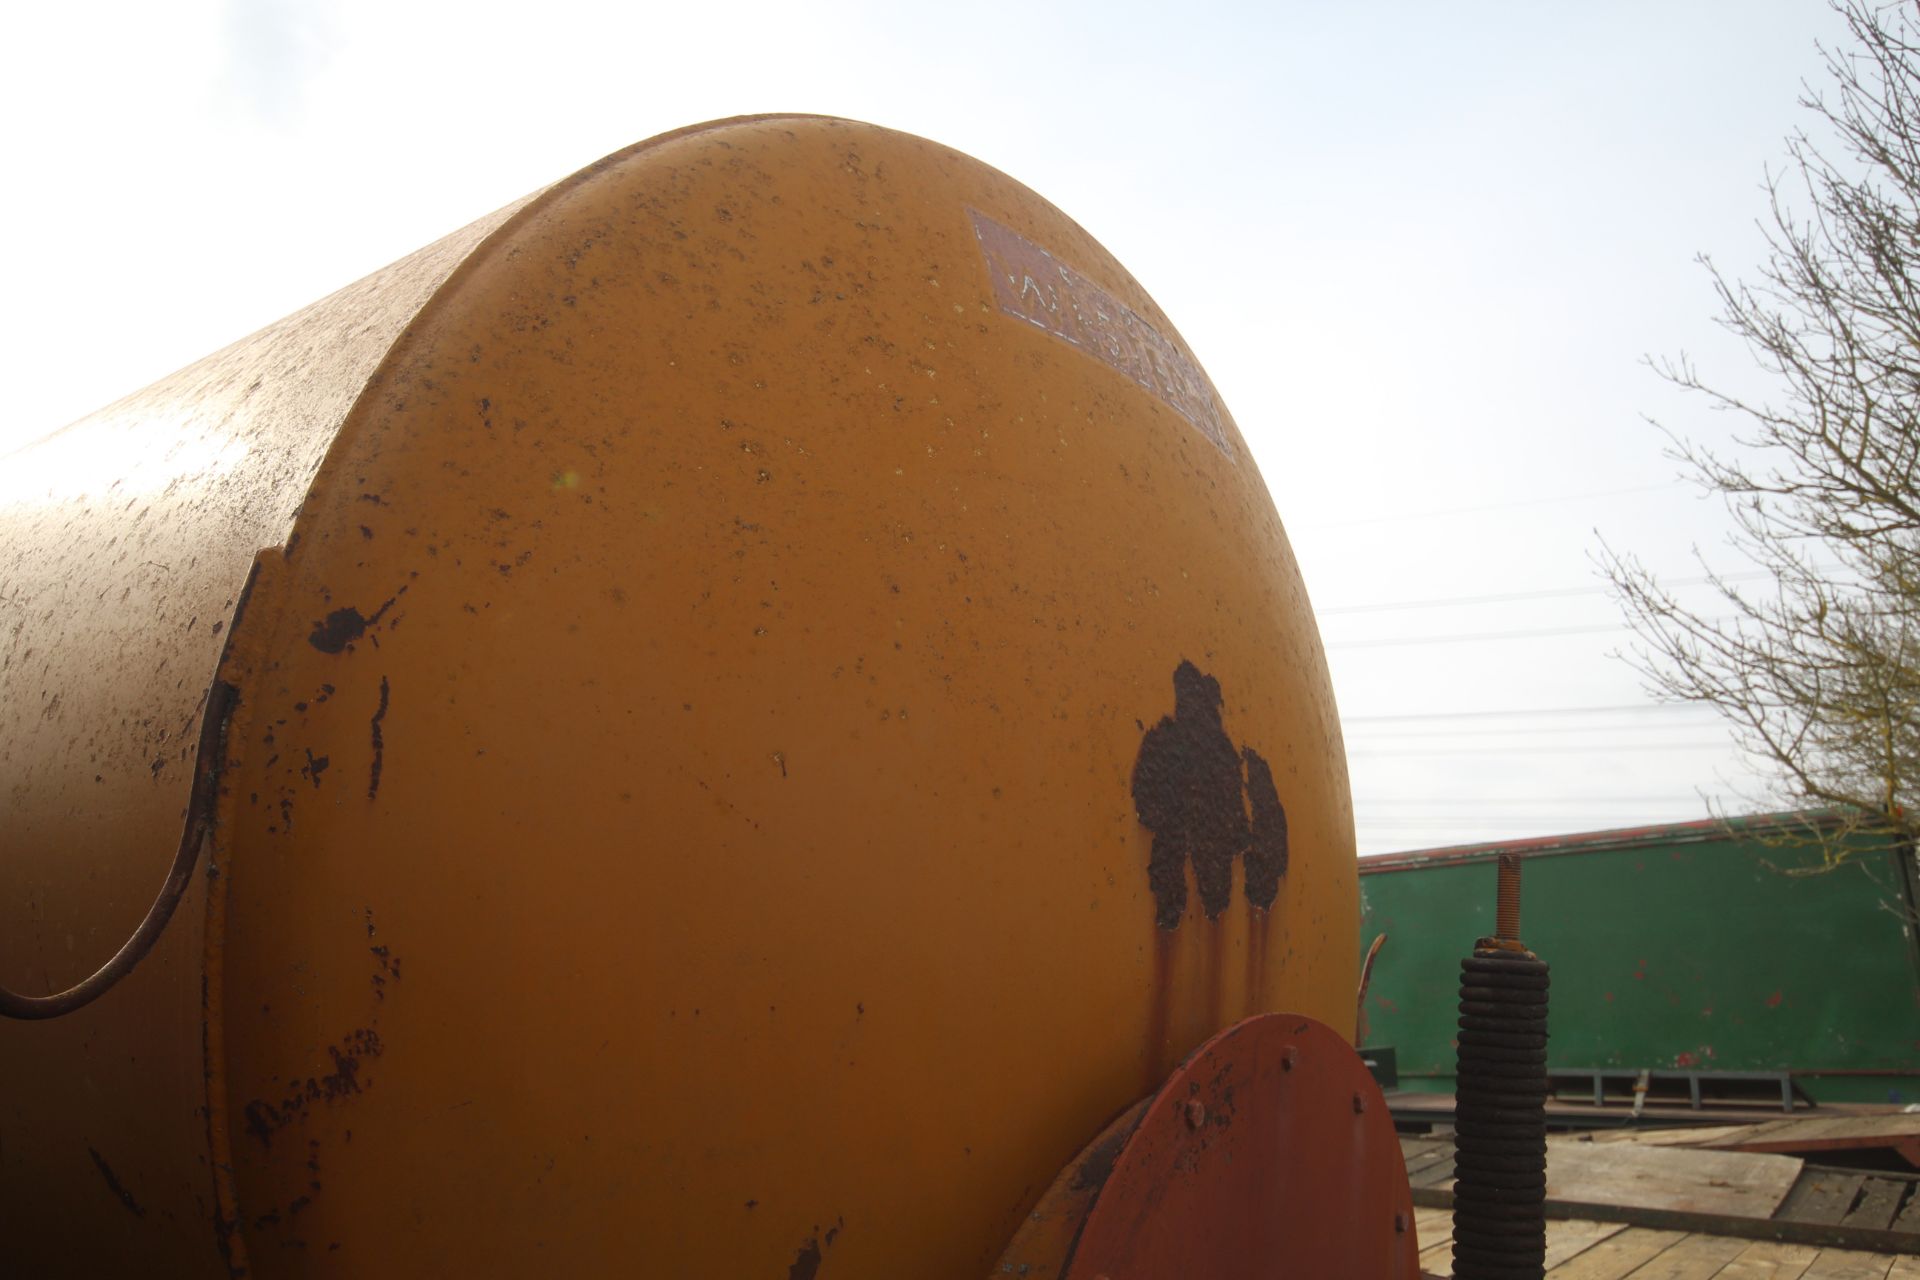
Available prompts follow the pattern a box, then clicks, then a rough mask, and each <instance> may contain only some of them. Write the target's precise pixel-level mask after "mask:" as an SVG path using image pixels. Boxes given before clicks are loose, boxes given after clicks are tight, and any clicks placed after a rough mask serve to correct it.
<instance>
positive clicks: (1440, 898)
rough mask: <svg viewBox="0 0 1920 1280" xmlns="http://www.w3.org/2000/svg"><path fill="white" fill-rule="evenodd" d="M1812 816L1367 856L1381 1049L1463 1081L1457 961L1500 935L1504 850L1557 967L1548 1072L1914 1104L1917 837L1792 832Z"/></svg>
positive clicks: (1374, 1017)
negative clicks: (1735, 1083) (1498, 876)
mask: <svg viewBox="0 0 1920 1280" xmlns="http://www.w3.org/2000/svg"><path fill="white" fill-rule="evenodd" d="M1809 821H1817V819H1810V818H1808V817H1807V816H1805V815H1772V816H1769V817H1765V818H1753V819H1742V820H1738V821H1736V822H1734V823H1732V824H1722V823H1717V822H1702V823H1688V824H1682V825H1674V826H1660V827H1647V828H1639V829H1635V830H1631V831H1612V832H1600V833H1596V834H1592V835H1583V836H1569V837H1563V838H1552V839H1546V840H1527V841H1512V842H1504V843H1500V844H1488V845H1475V846H1466V847H1459V848H1451V849H1436V850H1424V851H1420V852H1415V853H1406V854H1395V855H1390V856H1387V857H1379V858H1368V859H1365V860H1363V861H1362V862H1361V865H1360V902H1361V927H1360V945H1361V948H1362V951H1363V953H1364V950H1365V948H1366V947H1367V946H1368V944H1370V943H1371V942H1372V941H1373V939H1374V938H1375V937H1376V936H1377V935H1379V934H1381V933H1384V934H1386V935H1387V941H1386V944H1385V946H1384V947H1383V949H1382V950H1381V953H1380V956H1379V959H1378V960H1377V961H1376V963H1375V965H1374V970H1373V978H1372V982H1371V985H1370V987H1369V989H1368V993H1367V1000H1366V1017H1367V1022H1368V1035H1367V1039H1366V1043H1367V1044H1368V1045H1370V1046H1387V1045H1390V1046H1393V1047H1394V1049H1395V1050H1396V1052H1397V1055H1398V1061H1399V1070H1400V1078H1401V1087H1402V1088H1405V1089H1410V1090H1426V1091H1440V1092H1449V1091H1451V1090H1452V1088H1453V1073H1454V1045H1453V1039H1454V1030H1455V1013H1456V1009H1455V1005H1456V1001H1457V999H1458V984H1459V974H1460V958H1461V957H1462V956H1464V955H1465V954H1467V952H1468V951H1469V950H1470V949H1471V948H1472V946H1473V944H1474V941H1475V940H1476V939H1477V938H1480V937H1482V936H1485V935H1487V934H1490V933H1492V932H1493V905H1494V880H1495V861H1496V859H1497V857H1498V856H1499V854H1500V853H1501V852H1502V851H1507V850H1511V851H1513V852H1516V853H1518V854H1519V855H1520V857H1521V859H1522V867H1523V874H1524V886H1525V887H1524V908H1523V915H1522V921H1521V923H1522V928H1521V934H1522V936H1523V937H1524V938H1525V939H1526V941H1527V943H1528V945H1529V946H1531V947H1532V948H1533V949H1534V950H1535V951H1536V952H1537V953H1538V954H1539V955H1540V957H1541V958H1542V959H1544V960H1546V961H1548V962H1549V963H1550V964H1551V965H1552V966H1553V990H1552V1004H1551V1013H1550V1034H1551V1040H1550V1050H1549V1067H1550V1069H1553V1070H1570V1069H1584V1068H1596V1069H1598V1068H1604V1069H1609V1070H1634V1071H1638V1070H1641V1069H1653V1070H1676V1069H1679V1070H1698V1071H1780V1070H1790V1071H1792V1072H1793V1073H1794V1078H1795V1081H1796V1082H1797V1083H1798V1084H1799V1085H1800V1087H1801V1088H1802V1089H1803V1090H1804V1091H1805V1092H1806V1093H1807V1094H1809V1095H1810V1096H1812V1097H1813V1098H1814V1099H1816V1100H1817V1101H1866V1102H1915V1101H1920V945H1917V944H1916V937H1915V935H1916V929H1915V924H1914V914H1913V912H1914V902H1915V885H1914V868H1913V862H1914V858H1913V854H1912V852H1911V851H1902V850H1899V849H1895V848H1890V847H1886V846H1884V845H1881V846H1876V847H1868V846H1865V845H1862V846H1858V847H1857V848H1856V849H1855V851H1854V852H1853V853H1852V854H1851V855H1850V856H1849V858H1848V860H1847V861H1846V862H1845V863H1844V864H1843V865H1841V866H1840V867H1839V868H1837V869H1835V870H1833V871H1829V872H1825V873H1821V874H1812V875H1804V874H1803V875H1794V874H1790V871H1792V870H1794V869H1801V868H1809V867H1817V866H1819V864H1820V855H1819V853H1818V851H1817V849H1815V848H1813V847H1810V846H1809V845H1807V844H1804V843H1799V844H1794V843H1786V844H1783V843H1782V842H1781V837H1782V835H1783V834H1786V833H1787V832H1789V831H1790V830H1791V829H1794V828H1799V829H1804V827H1805V825H1806V824H1807V823H1808V822H1809Z"/></svg>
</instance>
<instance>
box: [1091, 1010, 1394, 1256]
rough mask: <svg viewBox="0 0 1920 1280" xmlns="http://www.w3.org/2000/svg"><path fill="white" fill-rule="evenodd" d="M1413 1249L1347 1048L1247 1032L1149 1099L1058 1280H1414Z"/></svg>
mask: <svg viewBox="0 0 1920 1280" xmlns="http://www.w3.org/2000/svg"><path fill="white" fill-rule="evenodd" d="M1419 1273H1420V1267H1419V1242H1418V1240H1417V1239H1416V1237H1415V1232H1414V1229H1413V1197H1412V1193H1411V1191H1409V1189H1408V1187H1407V1174H1406V1165H1405V1163H1404V1162H1403V1161H1402V1159H1401V1155H1400V1145H1399V1142H1398V1140H1397V1139H1396V1138H1395V1136H1394V1131H1393V1120H1392V1118H1391V1117H1390V1116H1389V1115H1388V1114H1387V1108H1386V1102H1385V1099H1383V1098H1382V1096H1381V1094H1380V1090H1379V1088H1378V1087H1377V1086H1376V1085H1375V1084H1374V1082H1373V1078H1372V1077H1371V1076H1370V1075H1368V1073H1367V1069H1366V1067H1365V1066H1364V1065H1363V1064H1362V1063H1361V1061H1360V1058H1359V1055H1358V1054H1356V1053H1354V1051H1353V1049H1352V1048H1351V1047H1349V1046H1348V1044H1347V1042H1346V1039H1345V1038H1344V1037H1343V1036H1341V1035H1340V1034H1339V1033H1338V1032H1336V1031H1334V1030H1333V1029H1332V1028H1330V1027H1328V1026H1326V1025H1325V1024H1324V1023H1320V1022H1316V1021H1314V1020H1313V1019H1311V1018H1307V1017H1303V1016H1300V1015H1298V1014H1281V1013H1274V1014H1263V1015H1260V1016H1258V1017H1254V1018H1249V1019H1247V1020H1246V1021H1244V1022H1241V1023H1239V1024H1238V1025H1236V1026H1233V1027H1229V1028H1228V1029H1227V1030H1225V1031H1223V1032H1221V1033H1220V1034H1219V1035H1217V1036H1215V1037H1214V1038H1213V1039H1212V1040H1210V1041H1208V1042H1207V1043H1206V1044H1204V1045H1202V1046H1201V1047H1200V1048H1199V1049H1198V1050H1196V1051H1195V1052H1194V1054H1193V1055H1192V1056H1191V1057H1189V1058H1188V1059H1187V1061H1186V1062H1185V1063H1183V1064H1182V1065H1181V1066H1180V1068H1179V1069H1178V1070H1177V1071H1175V1072H1174V1074H1173V1075H1172V1077H1171V1078H1169V1079H1168V1081H1167V1082H1166V1084H1165V1085H1163V1086H1162V1087H1161V1089H1160V1091H1159V1093H1158V1094H1156V1095H1155V1096H1154V1098H1153V1101H1152V1102H1151V1103H1149V1104H1148V1107H1147V1111H1146V1114H1145V1115H1144V1116H1143V1117H1142V1118H1141V1120H1140V1124H1139V1127H1138V1128H1136V1129H1135V1130H1134V1132H1133V1134H1132V1136H1131V1137H1130V1138H1129V1139H1128V1140H1127V1143H1126V1146H1125V1147H1124V1148H1123V1149H1122V1150H1121V1152H1120V1154H1119V1155H1118V1156H1117V1157H1116V1158H1115V1160H1114V1163H1113V1171H1112V1173H1111V1174H1110V1175H1109V1176H1108V1177H1107V1179H1106V1184H1105V1186H1104V1187H1102V1188H1101V1191H1100V1194H1099V1199H1098V1200H1097V1201H1096V1202H1095V1203H1094V1205H1093V1208H1092V1210H1091V1212H1089V1213H1088V1215H1087V1220H1086V1225H1085V1228H1084V1229H1083V1230H1082V1232H1081V1235H1080V1240H1079V1243H1078V1245H1077V1246H1076V1247H1075V1248H1074V1251H1073V1255H1072V1258H1071V1259H1070V1261H1069V1263H1068V1266H1067V1269H1066V1272H1065V1277H1066V1280H1095V1278H1096V1277H1100V1276H1107V1277H1114V1278H1116V1280H1117V1278H1118V1277H1122V1276H1129V1277H1172V1276H1206V1277H1208V1278H1209V1280H1255V1278H1256V1277H1257V1278H1261V1280H1264V1278H1267V1277H1276V1278H1277V1277H1282V1276H1288V1277H1301V1276H1315V1277H1321V1276H1325V1277H1347V1276H1352V1277H1361V1276H1365V1277H1368V1278H1369V1280H1416V1278H1417V1277H1418V1276H1419Z"/></svg>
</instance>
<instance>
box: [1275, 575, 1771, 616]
mask: <svg viewBox="0 0 1920 1280" xmlns="http://www.w3.org/2000/svg"><path fill="white" fill-rule="evenodd" d="M1773 576H1774V575H1773V574H1772V573H1770V572H1769V571H1767V570H1765V569H1755V570H1752V571H1750V572H1746V573H1725V574H1721V575H1719V577H1717V578H1713V577H1705V576H1702V577H1694V578H1662V579H1657V581H1659V582H1660V583H1661V585H1662V586H1668V587H1702V586H1706V585H1708V584H1710V583H1713V582H1750V581H1753V580H1756V579H1759V578H1771V577H1773ZM1612 590H1613V588H1612V587H1610V586H1593V587H1546V588H1542V589H1540V590H1538V591H1506V592H1500V593H1498V594H1495V595H1484V596H1446V597H1436V598H1433V599H1428V600H1389V601H1386V602H1384V603H1381V604H1346V605H1334V606H1333V607H1332V608H1327V609H1315V610H1314V611H1313V612H1314V615H1315V616H1316V617H1321V618H1329V617H1333V616H1334V615H1336V614H1349V613H1386V612H1390V611H1393V610H1399V609H1441V608H1454V607H1458V606H1465V605H1481V604H1512V603H1515V602H1517V601H1521V600H1554V599H1563V598H1565V597H1568V596H1597V595H1604V594H1606V593H1608V592H1610V591H1612Z"/></svg>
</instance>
